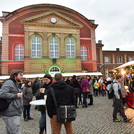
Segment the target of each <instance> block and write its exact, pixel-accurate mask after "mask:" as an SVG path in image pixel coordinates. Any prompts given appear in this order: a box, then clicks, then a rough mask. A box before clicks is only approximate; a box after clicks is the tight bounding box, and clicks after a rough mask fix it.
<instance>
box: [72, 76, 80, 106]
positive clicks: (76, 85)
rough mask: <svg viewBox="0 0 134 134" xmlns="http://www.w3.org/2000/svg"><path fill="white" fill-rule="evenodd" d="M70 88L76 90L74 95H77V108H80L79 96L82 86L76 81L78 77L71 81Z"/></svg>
mask: <svg viewBox="0 0 134 134" xmlns="http://www.w3.org/2000/svg"><path fill="white" fill-rule="evenodd" d="M70 86H72V87H73V88H74V93H75V99H76V101H75V102H76V104H75V106H76V108H78V96H79V93H80V84H79V82H78V81H77V79H76V75H73V77H72V79H71V81H70Z"/></svg>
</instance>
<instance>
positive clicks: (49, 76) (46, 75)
mask: <svg viewBox="0 0 134 134" xmlns="http://www.w3.org/2000/svg"><path fill="white" fill-rule="evenodd" d="M44 78H48V79H51V80H52V77H51V75H50V74H45V75H44Z"/></svg>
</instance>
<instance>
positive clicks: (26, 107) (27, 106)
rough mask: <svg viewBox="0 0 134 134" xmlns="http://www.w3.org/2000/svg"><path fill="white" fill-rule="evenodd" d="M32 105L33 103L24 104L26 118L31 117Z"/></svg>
mask: <svg viewBox="0 0 134 134" xmlns="http://www.w3.org/2000/svg"><path fill="white" fill-rule="evenodd" d="M30 107H31V105H26V106H24V110H23V116H24V119H26V118H30Z"/></svg>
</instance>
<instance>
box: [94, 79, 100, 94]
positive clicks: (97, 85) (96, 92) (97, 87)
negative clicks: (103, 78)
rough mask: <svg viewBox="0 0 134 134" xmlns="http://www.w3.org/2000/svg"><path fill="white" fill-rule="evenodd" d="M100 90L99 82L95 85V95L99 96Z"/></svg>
mask: <svg viewBox="0 0 134 134" xmlns="http://www.w3.org/2000/svg"><path fill="white" fill-rule="evenodd" d="M98 90H99V84H98V82H97V80H96V81H95V83H94V95H95V96H98Z"/></svg>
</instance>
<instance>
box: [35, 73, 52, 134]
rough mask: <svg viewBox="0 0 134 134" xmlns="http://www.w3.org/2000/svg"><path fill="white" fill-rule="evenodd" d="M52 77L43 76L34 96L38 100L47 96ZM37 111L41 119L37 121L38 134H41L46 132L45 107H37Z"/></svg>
mask: <svg viewBox="0 0 134 134" xmlns="http://www.w3.org/2000/svg"><path fill="white" fill-rule="evenodd" d="M52 81H53V79H52V77H51V75H50V74H45V75H44V78H43V83H44V84H43V85H42V86H41V88H40V89H38V90H37V92H36V94H35V96H37V97H39V98H40V99H44V95H47V91H48V88H49V87H50V86H51V84H52ZM38 110H39V111H40V112H41V118H40V120H39V127H40V132H39V134H43V132H44V130H45V131H46V107H45V106H44V105H41V106H38Z"/></svg>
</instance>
